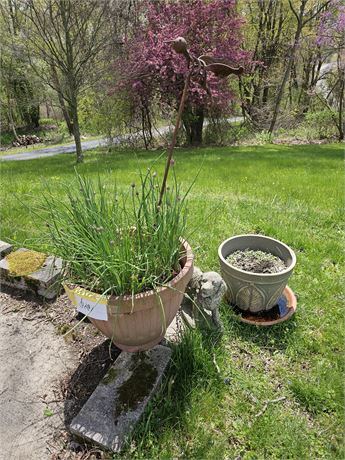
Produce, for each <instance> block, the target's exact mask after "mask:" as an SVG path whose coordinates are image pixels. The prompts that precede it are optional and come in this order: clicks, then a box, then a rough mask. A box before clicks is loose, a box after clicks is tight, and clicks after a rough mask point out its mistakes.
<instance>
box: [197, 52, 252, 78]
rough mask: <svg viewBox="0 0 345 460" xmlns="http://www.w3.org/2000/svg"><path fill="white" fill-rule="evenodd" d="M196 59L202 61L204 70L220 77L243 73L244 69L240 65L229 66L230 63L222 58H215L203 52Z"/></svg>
mask: <svg viewBox="0 0 345 460" xmlns="http://www.w3.org/2000/svg"><path fill="white" fill-rule="evenodd" d="M198 60H199V61H200V62H202V64H203V65H204V67H205V70H206V71H207V70H210V71H211V72H213V73H214V74H215V75H216V76H217V77H220V78H224V77H228V76H229V75H231V74H234V75H238V76H239V75H242V74H243V70H244V69H243V67H242V66H240V67H237V68H234V67H231V65H230V63H229V62H227V61H226V59H223V58H217V57H213V56H208V55H207V54H203V55H202V56H199V57H198Z"/></svg>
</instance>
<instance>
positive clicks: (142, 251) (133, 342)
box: [44, 169, 193, 351]
mask: <svg viewBox="0 0 345 460" xmlns="http://www.w3.org/2000/svg"><path fill="white" fill-rule="evenodd" d="M171 182H172V183H171V184H170V187H166V190H165V192H164V193H163V194H162V196H161V194H160V191H161V189H160V186H159V183H158V179H157V175H156V173H155V172H153V171H152V170H150V169H149V170H148V171H147V173H146V174H142V173H140V174H139V181H138V183H133V184H132V185H131V186H130V187H129V190H127V192H122V193H120V192H118V191H117V189H116V187H107V186H105V185H104V184H103V183H102V181H101V179H99V180H98V182H97V183H93V182H92V181H90V180H89V179H87V178H86V177H83V176H81V175H79V174H76V179H75V182H74V184H70V185H69V186H68V187H66V195H67V203H66V202H63V201H61V199H59V198H56V197H54V195H53V194H52V193H50V192H48V193H47V194H46V196H45V206H44V209H45V212H46V218H47V222H48V230H49V235H50V240H51V242H52V250H53V251H54V253H55V254H56V255H58V256H59V257H61V258H62V259H63V260H64V261H65V268H64V279H65V289H66V292H67V294H68V295H69V297H70V299H71V300H72V302H73V303H74V304H75V305H76V306H77V309H78V311H81V312H83V313H85V314H86V315H88V317H89V318H90V320H91V322H92V323H93V324H94V325H95V326H96V327H97V328H98V329H99V330H100V331H101V332H103V333H104V334H105V335H106V336H108V337H109V338H111V339H112V340H113V342H114V343H115V344H116V345H117V346H118V347H119V348H121V349H123V350H125V351H139V350H145V349H148V348H151V347H152V346H154V345H155V344H157V343H158V342H159V341H160V340H161V339H162V338H163V336H164V335H165V331H166V328H167V327H168V326H169V324H170V323H171V321H172V320H173V318H174V316H175V315H176V313H177V310H178V308H179V306H180V304H181V301H182V298H183V294H184V291H185V288H186V286H187V283H188V282H189V280H190V278H191V276H192V271H193V255H192V252H191V249H190V247H189V245H188V243H187V242H186V241H185V240H184V239H183V237H184V236H185V232H186V196H187V194H184V195H181V192H180V187H179V185H178V183H177V180H176V177H175V174H174V173H173V175H172V181H171ZM187 193H188V192H187Z"/></svg>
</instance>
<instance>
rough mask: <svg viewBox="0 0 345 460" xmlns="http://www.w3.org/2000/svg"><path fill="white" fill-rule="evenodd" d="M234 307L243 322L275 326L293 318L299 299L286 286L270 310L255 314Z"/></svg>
mask: <svg viewBox="0 0 345 460" xmlns="http://www.w3.org/2000/svg"><path fill="white" fill-rule="evenodd" d="M232 308H233V311H234V313H236V315H237V316H238V319H239V320H240V321H242V323H247V324H254V325H256V326H273V325H274V324H278V323H282V322H283V321H286V320H288V319H289V318H291V316H292V315H293V314H294V313H295V311H296V308H297V300H296V296H295V294H294V293H293V291H292V289H290V288H289V286H286V287H285V289H284V291H283V294H282V295H281V296H280V297H279V300H278V303H277V305H275V306H274V307H272V308H271V309H270V310H268V311H264V312H262V313H257V314H254V313H252V312H250V311H243V310H240V309H239V308H238V307H236V306H235V307H232Z"/></svg>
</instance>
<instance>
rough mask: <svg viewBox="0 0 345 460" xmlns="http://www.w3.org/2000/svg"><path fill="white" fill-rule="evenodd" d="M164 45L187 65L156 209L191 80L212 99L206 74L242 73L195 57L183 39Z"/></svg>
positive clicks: (223, 62)
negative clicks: (180, 55) (183, 58)
mask: <svg viewBox="0 0 345 460" xmlns="http://www.w3.org/2000/svg"><path fill="white" fill-rule="evenodd" d="M166 43H171V47H172V49H173V50H174V51H175V52H176V53H177V54H182V55H183V56H184V57H185V58H186V61H187V65H188V72H187V75H186V78H185V83H184V88H183V93H182V97H181V100H180V106H179V109H178V113H177V119H176V124H175V129H174V133H173V137H172V142H171V144H170V146H169V148H168V156H167V162H166V166H165V171H164V177H163V181H162V186H161V190H160V195H159V200H158V208H160V205H161V204H162V199H163V195H164V192H165V187H166V181H167V178H168V174H169V168H170V166H171V164H172V154H173V150H174V147H175V144H176V139H177V132H178V129H179V126H180V123H181V118H182V112H183V109H184V105H185V101H186V98H187V93H188V88H189V84H190V81H191V79H192V78H194V79H195V80H198V82H199V84H201V86H202V87H203V88H204V89H205V90H206V91H207V93H208V94H209V95H210V96H211V97H212V95H211V92H210V90H209V88H208V86H207V72H208V71H210V72H212V73H213V74H214V75H215V76H216V77H218V78H225V77H228V76H229V75H231V74H234V75H237V76H238V77H240V76H241V75H242V73H243V70H244V69H243V67H242V66H240V67H237V68H234V67H231V65H230V64H229V62H227V61H226V59H223V58H218V57H213V56H208V55H207V54H203V55H201V56H200V57H198V58H197V57H195V56H193V55H192V53H191V52H190V51H189V50H188V46H187V42H186V40H185V39H184V38H183V37H176V38H175V39H174V40H169V41H167V42H166Z"/></svg>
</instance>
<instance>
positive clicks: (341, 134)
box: [337, 78, 345, 141]
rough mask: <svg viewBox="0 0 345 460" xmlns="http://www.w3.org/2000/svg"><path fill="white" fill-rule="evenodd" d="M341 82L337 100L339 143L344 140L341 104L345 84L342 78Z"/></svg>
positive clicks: (342, 102)
mask: <svg viewBox="0 0 345 460" xmlns="http://www.w3.org/2000/svg"><path fill="white" fill-rule="evenodd" d="M340 81H341V83H340V84H341V87H340V95H339V96H340V99H339V110H338V123H337V126H338V131H339V136H338V139H339V141H342V140H344V124H343V104H344V92H345V91H344V90H345V82H344V78H341V79H340Z"/></svg>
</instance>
